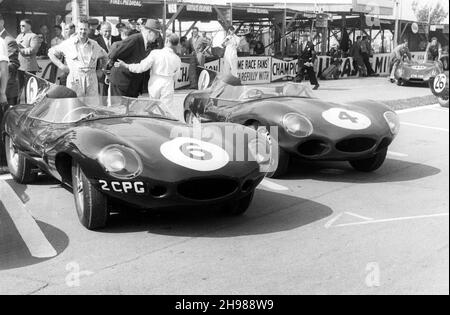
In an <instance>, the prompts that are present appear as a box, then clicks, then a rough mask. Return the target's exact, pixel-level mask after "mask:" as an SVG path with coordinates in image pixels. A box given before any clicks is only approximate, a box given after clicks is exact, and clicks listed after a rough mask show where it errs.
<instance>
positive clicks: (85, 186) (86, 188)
mask: <svg viewBox="0 0 450 315" xmlns="http://www.w3.org/2000/svg"><path fill="white" fill-rule="evenodd" d="M72 187H73V196H74V199H75V208H76V210H77V214H78V218H79V220H80V222H81V224H82V225H83V226H84V227H86V228H87V229H88V230H98V229H101V228H103V227H105V226H106V222H107V220H108V216H109V211H108V198H107V197H106V196H105V195H104V194H102V193H101V192H99V191H98V190H96V189H95V187H94V186H93V185H92V184H91V182H90V181H89V180H88V179H87V177H86V175H84V172H83V170H82V169H81V167H80V165H79V164H78V163H76V162H73V163H72Z"/></svg>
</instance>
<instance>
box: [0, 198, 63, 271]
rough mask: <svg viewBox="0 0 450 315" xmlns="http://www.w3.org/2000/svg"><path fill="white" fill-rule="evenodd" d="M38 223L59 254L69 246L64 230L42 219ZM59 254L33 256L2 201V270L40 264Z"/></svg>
mask: <svg viewBox="0 0 450 315" xmlns="http://www.w3.org/2000/svg"><path fill="white" fill-rule="evenodd" d="M36 223H37V225H38V226H39V228H40V229H41V231H42V232H43V233H44V235H45V237H46V238H47V240H48V241H49V242H50V244H51V245H52V246H53V248H54V249H55V250H56V252H57V256H58V255H59V254H61V253H62V252H63V251H64V250H65V249H66V248H67V246H69V238H68V237H67V235H66V234H65V233H64V232H63V231H61V230H59V229H57V228H55V227H54V226H51V225H48V224H46V223H43V222H40V221H36ZM57 256H55V257H52V258H45V259H40V258H35V257H33V256H31V254H30V251H29V250H28V248H27V246H26V244H25V243H24V241H23V239H22V237H21V236H20V234H19V232H18V230H17V229H16V227H15V225H14V222H13V221H12V219H11V217H10V216H9V214H8V212H7V211H6V209H5V206H4V205H3V203H2V202H1V201H0V271H1V270H8V269H15V268H21V267H26V266H30V265H35V264H39V263H42V262H44V261H47V260H49V259H54V258H56V257H57Z"/></svg>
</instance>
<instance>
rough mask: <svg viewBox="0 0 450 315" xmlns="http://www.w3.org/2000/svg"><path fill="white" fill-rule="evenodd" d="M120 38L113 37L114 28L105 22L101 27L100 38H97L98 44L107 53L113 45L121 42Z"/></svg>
mask: <svg viewBox="0 0 450 315" xmlns="http://www.w3.org/2000/svg"><path fill="white" fill-rule="evenodd" d="M120 40H121V39H120V36H112V26H111V24H110V23H108V22H103V23H102V24H101V25H100V36H98V38H97V43H98V44H99V45H100V47H102V48H103V49H104V50H105V51H106V52H107V53H109V50H110V49H111V46H112V44H114V43H115V42H118V41H120Z"/></svg>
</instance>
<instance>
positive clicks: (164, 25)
mask: <svg viewBox="0 0 450 315" xmlns="http://www.w3.org/2000/svg"><path fill="white" fill-rule="evenodd" d="M166 20H167V0H164V7H163V40H164V43H165V42H166Z"/></svg>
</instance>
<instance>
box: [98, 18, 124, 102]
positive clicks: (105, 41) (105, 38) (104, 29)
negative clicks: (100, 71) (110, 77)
mask: <svg viewBox="0 0 450 315" xmlns="http://www.w3.org/2000/svg"><path fill="white" fill-rule="evenodd" d="M120 40H121V38H120V36H117V37H116V36H112V26H111V24H110V23H109V22H103V23H101V24H100V34H99V36H98V37H97V43H98V44H99V45H100V47H102V48H103V49H104V50H105V51H106V52H107V53H109V51H110V50H111V47H112V44H114V43H116V42H118V41H120ZM98 84H99V91H100V94H101V95H103V96H107V95H108V89H109V85H107V84H106V83H105V75H103V76H102V77H99V78H98Z"/></svg>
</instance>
